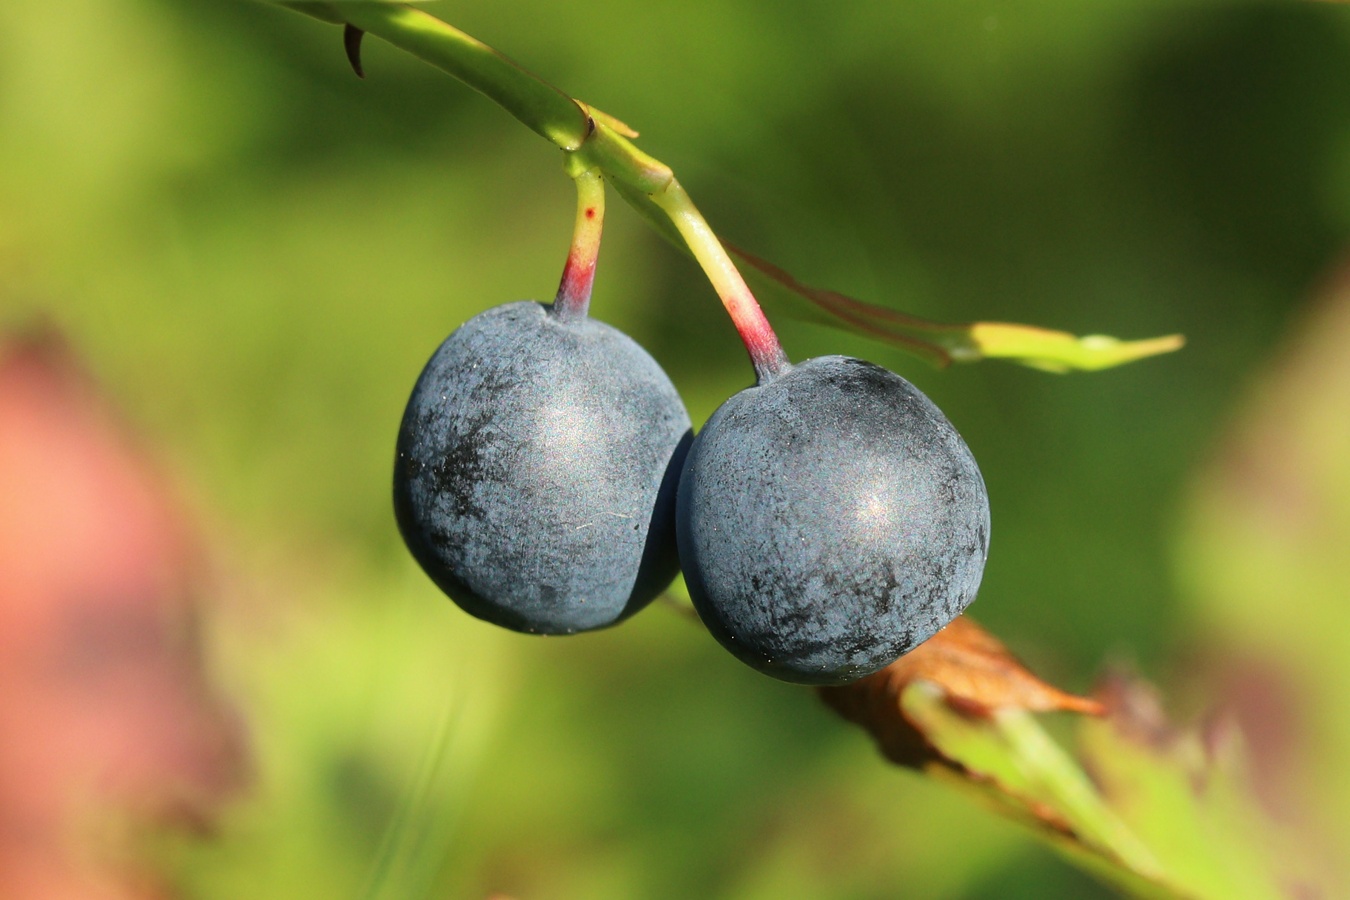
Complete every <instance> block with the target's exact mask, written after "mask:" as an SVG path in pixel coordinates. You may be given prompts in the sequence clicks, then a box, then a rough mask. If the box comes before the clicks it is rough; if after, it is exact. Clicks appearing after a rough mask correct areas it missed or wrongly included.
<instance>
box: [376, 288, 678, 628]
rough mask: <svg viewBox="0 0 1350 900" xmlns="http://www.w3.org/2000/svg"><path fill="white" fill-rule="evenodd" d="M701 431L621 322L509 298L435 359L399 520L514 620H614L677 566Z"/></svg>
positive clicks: (409, 535) (412, 402)
mask: <svg viewBox="0 0 1350 900" xmlns="http://www.w3.org/2000/svg"><path fill="white" fill-rule="evenodd" d="M691 440H692V436H691V433H690V428H689V415H688V413H686V412H685V409H684V405H683V404H682V403H681V401H680V398H679V395H678V394H677V393H676V391H675V387H674V386H673V385H672V384H671V383H670V379H669V378H667V377H666V374H665V372H663V371H662V370H661V367H660V366H658V365H657V363H656V361H655V360H653V359H652V358H651V357H650V356H649V355H648V354H647V353H646V352H645V351H644V350H643V349H642V348H641V347H639V346H638V345H637V344H636V343H634V342H633V340H632V339H631V338H629V337H627V336H626V335H624V334H623V333H621V332H619V331H617V330H616V329H614V328H612V327H610V326H608V325H605V324H603V323H601V322H597V321H595V320H594V319H590V318H586V317H585V316H584V315H583V316H564V315H559V314H556V313H555V312H554V310H553V307H551V306H545V305H542V304H539V303H533V302H520V303H510V304H507V305H504V306H498V307H495V308H493V309H489V310H487V311H486V312H484V313H482V314H480V315H478V316H475V317H474V318H472V319H470V320H469V321H468V322H466V323H465V324H464V325H462V326H461V327H460V328H459V329H457V330H456V331H455V332H454V333H453V334H451V335H450V337H448V338H447V339H446V340H445V342H444V343H443V344H441V346H440V348H439V349H438V350H437V351H436V353H435V355H433V356H432V358H431V361H430V362H429V363H427V366H426V368H425V369H424V370H423V372H422V375H421V377H420V378H419V379H418V380H417V385H416V387H415V388H414V389H413V392H412V397H411V398H410V399H409V401H408V407H407V410H406V412H405V413H404V415H403V425H402V427H401V428H400V430H399V435H398V449H397V456H396V461H395V468H394V510H395V514H396V516H397V519H398V525H399V530H400V531H401V532H402V535H403V539H404V541H405V542H406V543H407V545H408V548H409V550H411V551H412V555H413V556H414V557H415V558H416V559H417V561H418V563H419V564H420V565H421V566H422V568H423V570H425V571H426V573H427V574H428V575H429V576H430V577H431V579H432V581H434V582H435V583H436V584H437V585H438V586H439V587H440V588H441V589H442V590H443V591H445V593H447V594H449V595H450V597H451V598H452V599H453V600H454V601H455V602H456V603H458V604H459V605H460V606H461V607H462V608H463V609H464V610H465V611H467V612H469V613H471V614H472V615H475V616H477V617H479V618H481V619H486V620H487V621H489V622H494V623H496V624H498V625H502V626H505V627H506V628H510V629H513V630H516V631H525V632H535V633H540V634H569V633H572V632H577V631H587V630H591V629H595V628H603V627H605V626H607V625H612V624H614V623H616V622H618V621H619V620H621V619H623V618H625V617H627V616H629V615H631V614H632V613H634V612H636V611H637V610H639V609H641V608H642V607H643V606H644V605H646V604H647V603H648V602H650V601H651V600H652V599H653V598H654V597H655V596H656V595H657V594H658V593H660V592H661V591H662V590H663V589H664V588H665V587H666V585H667V584H669V583H670V580H671V579H672V578H673V577H674V575H675V572H676V570H677V568H678V557H677V555H676V552H675V537H674V507H675V485H676V480H677V478H678V473H679V468H680V464H681V463H682V461H683V457H684V453H685V451H686V450H687V449H688V446H689V444H690V441H691Z"/></svg>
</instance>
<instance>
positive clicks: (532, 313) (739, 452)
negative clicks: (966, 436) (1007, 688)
mask: <svg viewBox="0 0 1350 900" xmlns="http://www.w3.org/2000/svg"><path fill="white" fill-rule="evenodd" d="M394 507H395V512H396V515H397V518H398V524H399V528H400V530H401V532H402V534H403V538H404V540H405V541H406V542H407V544H408V547H409V549H410V550H411V551H412V554H413V556H414V557H415V558H416V559H417V561H418V562H419V563H420V564H421V566H422V568H423V569H424V570H425V571H426V572H427V574H428V575H430V576H431V578H432V580H433V581H435V582H436V584H437V585H438V586H440V588H441V589H442V590H444V591H445V592H446V593H447V594H449V595H450V597H451V598H452V599H454V600H455V602H456V603H458V604H459V605H460V606H461V607H463V608H464V609H465V610H466V611H467V612H469V613H471V614H473V615H475V616H477V617H479V618H482V619H486V620H487V621H490V622H494V623H496V624H498V625H502V626H505V627H507V628H511V629H514V630H517V631H525V632H534V633H541V634H570V633H574V632H578V631H587V630H591V629H596V628H603V627H605V626H608V625H612V624H614V623H616V622H618V621H620V620H622V619H624V618H626V617H628V616H629V615H631V614H633V613H634V612H636V611H637V610H639V609H641V608H642V607H643V606H645V605H646V604H647V603H649V602H650V601H651V600H652V599H653V598H654V597H656V596H657V595H658V594H659V593H660V592H661V591H662V590H664V589H665V588H666V586H667V585H668V584H669V583H670V581H671V579H672V578H673V577H674V576H675V573H676V571H677V569H678V568H680V567H683V570H684V574H685V579H686V581H687V583H688V586H689V593H690V596H691V597H692V598H693V601H694V606H695V608H696V609H697V610H698V613H699V615H700V616H701V617H702V619H703V621H704V623H705V624H706V625H707V627H708V629H709V631H711V632H712V634H713V636H714V637H716V638H717V640H718V641H720V642H721V643H722V645H723V646H725V647H726V648H727V649H728V650H730V651H731V652H732V653H733V654H735V655H736V656H737V657H738V658H739V659H741V660H742V661H743V662H745V663H747V664H749V665H751V666H753V667H754V668H756V669H758V670H760V671H762V672H765V673H766V674H769V675H772V676H774V677H776V678H780V679H783V680H786V681H792V682H799V683H806V684H841V683H845V682H849V681H853V680H855V679H857V678H861V677H862V676H864V675H867V674H869V673H871V672H874V671H876V670H877V669H880V668H882V667H883V666H885V665H887V664H889V663H890V662H892V661H893V660H895V659H896V658H897V657H899V656H900V655H901V654H902V653H905V652H907V651H908V650H910V649H912V648H913V647H915V646H917V645H918V644H919V643H921V642H923V641H924V640H926V639H927V638H929V637H931V636H932V635H933V634H934V633H936V632H937V631H938V630H939V629H941V628H942V627H943V626H944V625H946V624H947V623H948V622H950V621H951V620H952V619H953V618H955V617H956V616H957V615H959V614H960V613H961V611H962V610H964V609H965V608H966V606H967V605H968V604H969V603H970V602H971V601H972V600H973V599H974V597H975V592H976V589H977V588H978V587H979V582H980V576H981V573H982V572H983V569H984V562H985V557H986V554H987V552H988V546H989V505H988V497H987V495H986V492H985V487H984V482H983V479H982V478H981V476H980V472H979V469H978V467H977V466H976V464H975V460H974V459H973V457H972V456H971V454H970V450H969V449H968V448H967V447H966V444H965V442H964V441H963V440H962V439H961V437H960V435H958V434H957V432H956V430H955V429H954V428H953V427H952V425H951V423H950V422H948V421H947V419H946V417H945V416H944V415H943V414H942V412H941V411H940V410H938V408H937V407H936V406H934V405H933V403H932V402H931V401H930V400H929V399H928V398H927V397H925V396H924V395H923V394H922V393H920V392H919V391H918V390H917V389H916V388H915V387H914V386H913V385H911V384H910V383H909V382H907V381H905V380H904V379H903V378H900V377H899V376H898V375H895V374H893V373H891V372H889V371H887V370H885V369H883V368H881V367H879V366H875V365H872V364H871V363H866V362H863V361H861V360H857V359H852V358H848V357H842V356H827V357H820V358H817V359H812V360H808V361H807V362H805V363H802V364H800V365H796V366H792V365H789V364H787V363H786V362H783V363H782V364H781V366H779V367H778V368H777V370H776V371H771V372H763V371H762V372H761V373H760V379H759V383H758V384H757V385H756V386H754V387H750V388H747V389H746V390H743V391H741V392H740V393H738V394H736V395H735V396H733V397H731V398H730V399H729V400H727V402H726V403H724V404H723V405H722V407H721V408H720V409H719V410H718V411H717V412H716V413H715V414H714V415H713V417H712V418H711V419H710V420H709V421H708V423H707V425H706V426H705V427H704V428H703V430H702V431H701V432H700V433H699V435H698V437H697V438H695V437H693V436H692V431H691V429H690V423H689V416H688V413H687V412H686V411H685V409H684V405H683V403H682V402H681V401H680V397H679V394H678V393H677V392H676V390H675V387H674V385H672V384H671V382H670V379H669V378H668V377H667V376H666V374H665V372H664V371H662V369H661V368H660V366H658V365H657V363H656V361H655V360H653V359H652V358H651V357H650V356H649V355H648V354H647V353H646V352H645V351H644V350H643V349H642V348H641V347H639V346H638V345H637V344H636V343H635V342H634V341H633V340H632V339H630V338H629V337H627V336H626V335H624V334H623V333H621V332H619V331H617V330H616V329H614V328H611V327H610V326H607V325H604V324H603V323H600V322H597V321H595V320H593V319H589V318H587V317H586V316H585V313H584V311H582V312H580V313H574V312H570V311H569V310H568V309H566V308H561V307H554V306H547V305H543V304H538V303H532V302H521V303H511V304H507V305H505V306H499V307H495V308H493V309H490V310H488V311H487V312H484V313H482V314H480V315H478V316H476V317H474V318H473V319H471V320H470V321H468V322H467V323H465V324H464V325H463V326H461V327H460V328H459V329H458V330H456V331H455V332H454V333H453V334H451V335H450V337H449V338H447V339H446V340H445V342H444V343H443V344H442V345H441V347H440V348H439V349H438V350H437V351H436V353H435V355H434V356H433V357H432V358H431V361H430V362H429V363H428V364H427V367H426V369H425V370H424V371H423V372H422V375H421V377H420V378H419V379H418V382H417V385H416V387H415V388H414V389H413V393H412V397H411V399H410V400H409V403H408V407H407V411H406V412H405V414H404V418H403V424H402V427H401V429H400V431H399V437H398V451H397V459H396V463H395V472H394Z"/></svg>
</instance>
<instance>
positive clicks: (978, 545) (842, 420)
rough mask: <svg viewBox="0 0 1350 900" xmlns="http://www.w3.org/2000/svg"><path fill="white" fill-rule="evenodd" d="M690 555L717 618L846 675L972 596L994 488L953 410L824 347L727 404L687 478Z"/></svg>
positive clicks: (737, 643)
mask: <svg viewBox="0 0 1350 900" xmlns="http://www.w3.org/2000/svg"><path fill="white" fill-rule="evenodd" d="M677 522H678V525H677V530H678V536H679V548H680V561H681V564H682V565H683V567H684V573H685V579H686V581H687V582H688V584H689V592H690V594H691V595H692V597H693V600H694V605H695V607H696V608H697V609H698V612H699V615H700V616H701V617H702V619H703V621H704V623H705V624H706V625H707V627H708V629H709V630H710V631H711V632H712V634H713V636H714V637H716V638H717V639H718V641H720V642H721V643H722V645H723V646H725V647H726V648H727V649H728V650H730V651H731V652H732V653H733V654H735V655H736V656H737V657H738V658H739V659H741V660H742V661H743V662H745V663H747V664H749V665H750V666H753V667H754V668H756V669H759V670H760V671H762V672H765V673H766V674H769V675H772V676H774V677H777V678H780V679H782V680H784V681H793V682H799V683H803V684H843V683H846V682H849V681H853V680H856V679H858V678H861V677H862V676H864V675H868V674H870V673H872V672H874V671H876V670H878V669H880V668H882V667H884V666H886V665H888V664H889V663H891V662H892V661H894V660H895V659H896V658H897V657H899V656H900V655H901V654H903V653H905V652H907V651H908V650H910V649H912V648H914V647H915V646H917V645H918V644H920V643H922V642H923V641H925V640H927V639H928V638H929V637H931V636H932V635H933V634H935V633H936V632H937V631H938V630H939V629H941V628H942V627H943V626H944V625H946V624H947V623H948V622H950V621H951V620H952V619H954V618H955V617H956V616H958V615H960V613H961V611H962V610H964V609H965V608H966V606H967V605H969V604H970V602H971V601H972V600H973V599H974V598H975V592H976V590H977V589H978V587H979V584H980V576H981V574H982V572H983V569H984V562H985V558H986V555H987V554H988V550H989V500H988V495H987V494H986V492H985V486H984V481H983V479H982V478H981V477H980V471H979V469H978V467H977V466H976V465H975V460H974V458H973V457H972V456H971V454H970V450H969V449H968V448H967V447H966V444H965V442H964V441H963V440H962V439H961V436H960V435H958V434H957V433H956V429H955V428H953V427H952V425H951V423H950V422H948V421H947V418H946V417H945V416H943V414H942V412H941V411H940V410H939V409H938V408H937V407H936V406H934V405H933V403H932V401H930V400H929V399H928V398H927V397H925V396H924V395H923V394H922V393H920V392H919V390H918V389H917V388H915V387H914V386H913V385H912V384H910V383H909V382H908V381H906V380H904V379H903V378H901V377H900V376H898V375H895V374H893V373H892V372H889V371H887V370H886V369H883V368H881V367H879V366H875V365H872V364H871V363H866V362H863V361H861V360H857V359H851V358H848V357H843V356H826V357H820V358H818V359H812V360H808V361H807V362H805V363H802V364H800V365H797V366H794V367H788V368H787V369H786V370H785V371H783V372H782V373H781V374H778V375H776V376H774V377H770V378H768V379H767V380H765V381H763V382H761V384H760V385H759V386H756V387H751V388H748V389H746V390H744V391H741V392H740V393H738V394H736V395H735V396H733V397H732V398H731V399H729V400H727V402H726V403H724V404H723V405H722V407H721V408H720V409H718V410H717V412H716V413H715V414H714V415H713V417H712V418H711V419H710V420H709V421H708V424H707V425H706V426H705V427H704V429H703V430H702V432H700V433H699V435H698V437H697V438H696V439H695V441H694V444H693V447H692V448H691V449H690V451H689V454H688V456H687V457H686V459H685V464H684V471H683V474H682V475H681V479H680V487H679V500H678V512H677Z"/></svg>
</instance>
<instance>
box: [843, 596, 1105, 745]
mask: <svg viewBox="0 0 1350 900" xmlns="http://www.w3.org/2000/svg"><path fill="white" fill-rule="evenodd" d="M919 681H922V682H927V683H930V684H933V685H935V686H936V687H937V688H938V689H939V690H940V691H941V692H942V694H943V698H944V700H945V701H946V703H947V704H948V705H949V706H951V707H952V708H953V709H954V710H956V711H958V712H961V713H963V714H966V715H969V716H974V717H982V716H988V715H989V714H990V713H992V712H993V711H995V710H1001V709H1019V710H1026V711H1029V712H1056V711H1066V712H1078V713H1084V714H1087V715H1100V714H1101V712H1102V710H1103V707H1102V705H1101V704H1100V703H1098V702H1097V701H1096V700H1092V699H1089V698H1087V697H1079V696H1076V695H1074V694H1070V693H1067V692H1065V691H1061V690H1060V689H1058V688H1056V687H1054V686H1053V685H1050V684H1047V683H1046V682H1044V681H1042V680H1041V679H1039V678H1037V677H1036V676H1035V675H1033V674H1032V673H1031V672H1030V671H1029V670H1028V669H1027V668H1026V667H1025V666H1024V665H1022V663H1021V662H1019V661H1018V660H1017V658H1016V657H1015V656H1013V655H1012V654H1011V653H1010V652H1008V648H1007V647H1005V646H1004V645H1003V644H1002V642H1000V641H999V640H998V639H997V638H995V637H994V636H993V635H991V634H990V633H989V632H987V631H985V630H984V629H983V628H981V627H980V626H979V625H977V624H975V622H974V621H973V620H971V619H970V618H968V617H966V616H961V617H960V618H958V619H956V620H955V621H953V622H952V623H951V624H950V625H948V626H947V627H946V628H944V629H943V630H942V631H939V632H938V633H937V634H935V635H933V637H931V638H929V639H928V640H927V641H925V642H924V643H923V644H920V645H919V646H918V647H916V648H915V649H914V650H911V651H910V652H909V653H906V654H905V655H904V656H902V657H900V658H899V659H897V660H896V661H895V662H893V663H891V664H890V665H889V666H887V667H886V668H884V669H882V670H881V671H879V672H877V673H875V674H873V675H869V676H867V677H866V678H863V679H861V680H860V681H855V682H854V683H852V684H847V685H843V686H840V687H827V688H821V689H819V690H820V696H821V698H822V699H823V700H824V701H825V703H826V704H828V705H829V706H830V707H831V708H832V709H833V710H834V711H835V712H837V713H839V715H841V716H843V717H844V718H845V719H848V720H849V721H850V722H854V723H856V724H858V725H861V726H862V727H863V728H865V729H867V731H868V732H870V733H871V734H872V736H873V737H874V738H876V740H877V743H878V744H879V745H880V747H881V751H882V753H884V754H885V755H886V757H887V758H888V759H890V760H891V761H892V762H894V763H896V764H898V765H902V766H909V767H912V768H922V767H923V766H924V765H925V764H926V763H931V762H943V763H945V762H947V760H945V759H944V758H943V757H942V755H941V754H940V753H939V752H938V751H937V750H936V748H935V747H934V746H933V744H932V743H931V742H930V741H929V740H928V739H927V737H925V736H924V733H923V731H922V730H921V728H920V727H919V726H918V725H917V724H916V723H914V722H912V721H910V719H909V718H907V717H906V715H905V713H904V710H903V708H902V706H901V699H900V698H901V695H902V693H903V692H904V690H905V688H906V687H908V686H909V685H911V684H913V683H915V682H919Z"/></svg>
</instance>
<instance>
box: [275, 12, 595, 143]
mask: <svg viewBox="0 0 1350 900" xmlns="http://www.w3.org/2000/svg"><path fill="white" fill-rule="evenodd" d="M287 5H289V6H291V8H293V9H297V10H299V11H301V12H305V13H308V14H310V15H313V16H315V17H316V18H321V19H323V20H325V21H330V22H331V21H340V22H345V23H347V24H348V25H351V26H353V27H355V28H359V29H361V30H362V31H365V32H368V33H370V34H373V35H375V36H376V37H380V38H383V39H384V40H386V41H388V42H389V43H391V44H393V45H394V46H395V47H398V48H399V49H401V50H406V51H407V52H409V53H411V54H412V55H413V56H416V57H417V58H418V59H421V60H423V61H425V62H428V63H431V64H432V65H433V66H435V67H436V68H438V69H442V70H443V71H446V72H449V73H450V74H451V75H453V76H455V77H456V78H458V79H459V80H460V81H462V82H464V83H465V84H467V85H469V86H470V87H472V88H474V89H475V90H477V91H480V92H482V93H483V94H485V95H486V96H487V97H488V98H490V99H491V100H493V101H494V102H496V103H497V104H498V105H500V106H501V107H502V108H503V109H505V110H506V111H507V112H509V113H510V114H511V115H513V116H515V117H516V118H517V119H519V120H520V121H521V122H523V123H524V124H525V125H527V126H529V127H530V128H531V129H532V130H534V131H535V132H536V133H537V134H540V135H542V136H543V137H545V138H547V139H548V140H550V141H552V142H553V143H554V144H557V145H558V146H559V147H561V148H562V149H564V150H575V149H577V148H578V147H580V146H581V145H582V143H583V142H584V141H585V140H586V138H587V136H588V135H589V134H590V132H591V126H590V124H589V122H588V116H587V113H586V111H585V110H584V109H582V107H581V106H580V105H578V104H577V103H576V101H574V100H573V99H572V98H571V97H569V96H567V95H566V94H564V93H563V92H562V91H560V90H558V89H557V88H555V87H554V86H553V85H551V84H549V83H548V82H546V81H544V80H543V79H541V78H539V77H537V76H535V75H533V74H531V73H530V72H528V71H526V70H525V69H523V68H521V67H520V66H519V65H517V64H516V63H515V62H513V61H512V60H510V59H508V58H507V57H505V56H503V55H502V54H500V53H498V52H497V51H496V50H493V49H492V48H491V47H489V46H488V45H487V44H484V43H483V42H482V41H480V40H478V39H477V38H473V37H470V36H469V35H467V34H465V33H464V32H462V31H460V30H459V29H458V28H455V27H453V26H451V25H450V24H448V23H446V22H443V21H441V20H440V19H438V18H436V17H435V16H432V15H429V14H427V13H424V12H422V11H421V10H419V9H414V8H413V7H411V6H404V5H403V4H396V3H322V4H319V3H315V4H311V3H292V4H287Z"/></svg>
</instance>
